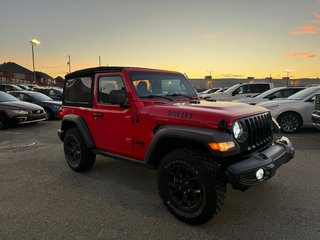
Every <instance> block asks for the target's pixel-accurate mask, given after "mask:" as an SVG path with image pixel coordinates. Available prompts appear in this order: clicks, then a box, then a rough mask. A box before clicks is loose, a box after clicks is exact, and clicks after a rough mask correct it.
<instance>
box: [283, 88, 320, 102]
mask: <svg viewBox="0 0 320 240" xmlns="http://www.w3.org/2000/svg"><path fill="white" fill-rule="evenodd" d="M318 91H320V87H310V88H306V89H303V90H301V91H300V92H297V93H295V94H293V95H291V96H290V97H288V98H287V99H290V100H303V99H305V98H306V97H308V96H310V95H312V94H313V93H316V92H318Z"/></svg>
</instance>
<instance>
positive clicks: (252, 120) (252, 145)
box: [243, 113, 273, 151]
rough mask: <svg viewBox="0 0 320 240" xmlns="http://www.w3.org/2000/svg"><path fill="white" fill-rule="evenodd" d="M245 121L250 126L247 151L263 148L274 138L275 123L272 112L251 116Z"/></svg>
mask: <svg viewBox="0 0 320 240" xmlns="http://www.w3.org/2000/svg"><path fill="white" fill-rule="evenodd" d="M243 121H244V123H245V124H246V126H247V128H248V140H247V144H246V148H247V149H246V150H247V151H251V150H255V149H257V148H261V147H263V146H265V145H267V144H268V143H270V142H271V141H272V140H273V134H272V124H273V123H272V118H271V115H270V113H264V114H260V115H255V116H251V117H248V118H245V119H243Z"/></svg>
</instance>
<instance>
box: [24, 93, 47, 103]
mask: <svg viewBox="0 0 320 240" xmlns="http://www.w3.org/2000/svg"><path fill="white" fill-rule="evenodd" d="M28 94H29V95H30V96H31V97H33V98H34V99H35V100H37V101H40V102H42V101H53V100H52V98H49V97H48V96H46V95H44V94H43V93H39V92H28Z"/></svg>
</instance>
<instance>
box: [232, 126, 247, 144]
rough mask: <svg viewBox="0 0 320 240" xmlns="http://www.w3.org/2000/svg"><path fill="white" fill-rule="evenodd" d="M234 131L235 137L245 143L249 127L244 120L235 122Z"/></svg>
mask: <svg viewBox="0 0 320 240" xmlns="http://www.w3.org/2000/svg"><path fill="white" fill-rule="evenodd" d="M232 132H233V136H234V138H235V139H236V140H237V141H238V142H240V143H243V142H244V141H246V140H247V137H248V129H247V126H246V124H245V123H244V122H242V121H236V122H235V123H234V124H233V127H232Z"/></svg>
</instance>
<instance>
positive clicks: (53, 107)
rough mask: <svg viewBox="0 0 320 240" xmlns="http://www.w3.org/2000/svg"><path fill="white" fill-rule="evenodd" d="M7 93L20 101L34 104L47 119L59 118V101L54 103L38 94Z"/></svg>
mask: <svg viewBox="0 0 320 240" xmlns="http://www.w3.org/2000/svg"><path fill="white" fill-rule="evenodd" d="M9 93H10V94H11V95H12V96H14V97H16V98H18V99H19V100H21V101H25V102H30V103H34V104H37V105H39V106H41V107H43V109H44V111H45V112H46V116H47V119H54V118H60V116H59V109H60V107H61V105H62V102H61V101H54V100H53V99H52V98H49V97H48V96H46V95H44V94H42V93H39V92H32V91H14V92H9Z"/></svg>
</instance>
